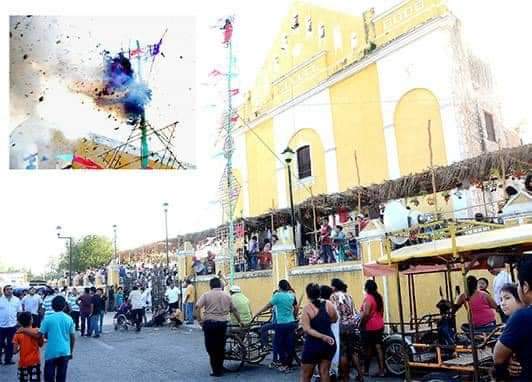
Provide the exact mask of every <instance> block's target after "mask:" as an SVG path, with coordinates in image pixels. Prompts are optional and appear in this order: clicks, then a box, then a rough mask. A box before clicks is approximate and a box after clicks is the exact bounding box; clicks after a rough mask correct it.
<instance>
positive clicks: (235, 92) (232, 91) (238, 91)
mask: <svg viewBox="0 0 532 382" xmlns="http://www.w3.org/2000/svg"><path fill="white" fill-rule="evenodd" d="M238 93H240V90H239V89H231V95H232V96H235V95H237V94H238Z"/></svg>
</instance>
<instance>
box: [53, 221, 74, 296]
mask: <svg viewBox="0 0 532 382" xmlns="http://www.w3.org/2000/svg"><path fill="white" fill-rule="evenodd" d="M56 230H57V238H58V239H67V240H68V241H69V246H68V285H69V286H72V236H61V231H62V228H61V226H60V225H58V226H57V227H56Z"/></svg>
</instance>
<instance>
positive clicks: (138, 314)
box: [131, 309, 144, 332]
mask: <svg viewBox="0 0 532 382" xmlns="http://www.w3.org/2000/svg"><path fill="white" fill-rule="evenodd" d="M131 314H132V316H133V322H134V323H135V327H136V328H137V332H140V327H141V325H142V317H144V309H133V310H132V311H131Z"/></svg>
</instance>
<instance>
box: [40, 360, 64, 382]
mask: <svg viewBox="0 0 532 382" xmlns="http://www.w3.org/2000/svg"><path fill="white" fill-rule="evenodd" d="M67 367H68V358H67V357H57V358H52V359H48V360H46V362H45V363H44V382H65V381H66V374H67Z"/></svg>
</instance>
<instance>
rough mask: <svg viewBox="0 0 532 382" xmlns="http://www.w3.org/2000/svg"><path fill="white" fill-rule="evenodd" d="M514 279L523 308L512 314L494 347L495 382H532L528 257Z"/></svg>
mask: <svg viewBox="0 0 532 382" xmlns="http://www.w3.org/2000/svg"><path fill="white" fill-rule="evenodd" d="M517 279H518V281H519V283H518V285H517V292H518V294H519V298H520V300H521V302H522V303H523V304H524V305H525V307H524V308H522V309H519V310H517V311H516V312H514V313H513V314H512V316H511V317H510V319H509V320H508V321H507V322H506V326H505V328H504V331H503V333H502V335H501V337H500V338H499V340H498V341H497V344H496V345H495V348H494V351H493V358H494V361H495V374H496V380H497V381H532V346H530V343H529V342H530V338H532V256H525V257H524V258H523V259H522V260H521V261H520V263H519V265H518V267H517ZM508 365H510V367H508ZM516 365H517V366H516ZM507 370H510V376H507Z"/></svg>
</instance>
